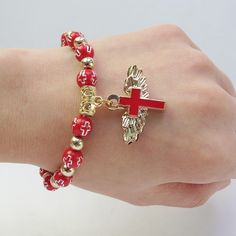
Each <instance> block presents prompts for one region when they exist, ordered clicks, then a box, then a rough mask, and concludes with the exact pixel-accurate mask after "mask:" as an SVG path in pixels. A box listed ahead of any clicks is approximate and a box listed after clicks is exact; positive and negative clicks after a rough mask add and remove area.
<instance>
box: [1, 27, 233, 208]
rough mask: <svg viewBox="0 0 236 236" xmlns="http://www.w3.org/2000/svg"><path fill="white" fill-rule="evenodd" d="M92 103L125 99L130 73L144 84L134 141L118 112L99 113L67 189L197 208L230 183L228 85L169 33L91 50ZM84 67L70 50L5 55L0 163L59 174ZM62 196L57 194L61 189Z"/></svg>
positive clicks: (145, 33) (117, 39) (146, 33)
mask: <svg viewBox="0 0 236 236" xmlns="http://www.w3.org/2000/svg"><path fill="white" fill-rule="evenodd" d="M90 43H91V45H92V46H93V47H94V49H95V62H96V65H95V71H96V73H97V75H98V83H97V95H100V96H103V97H104V98H106V97H108V95H110V94H117V95H124V93H123V83H124V79H125V78H126V73H127V69H128V67H129V66H130V65H133V64H136V65H138V66H139V67H141V68H142V69H143V71H144V74H145V76H146V77H147V83H148V89H149V93H150V98H153V99H154V98H160V99H163V100H164V101H165V102H166V109H165V111H156V110H149V115H148V117H147V122H146V126H145V129H144V132H143V133H142V134H141V135H140V138H139V140H138V142H135V143H133V144H131V145H127V144H125V143H124V142H123V138H122V135H123V131H122V128H121V116H122V114H123V112H124V110H117V111H109V110H108V109H107V108H106V107H100V108H98V109H97V112H96V114H95V116H94V117H93V118H92V120H93V132H92V133H91V134H90V135H89V136H88V137H86V138H85V139H84V148H83V154H84V157H85V159H84V162H83V164H82V165H81V166H80V168H79V169H78V170H77V171H76V173H75V176H74V179H73V182H72V183H73V184H74V185H75V186H78V187H80V188H83V189H87V190H89V191H93V192H97V193H101V194H105V195H108V196H111V197H113V198H117V199H120V200H122V201H126V202H129V203H131V204H134V205H140V206H144V205H168V206H178V207H196V206H200V205H202V204H203V203H205V202H206V201H207V200H208V199H209V197H211V196H212V195H213V194H214V193H215V192H217V191H218V190H220V189H223V188H225V187H226V186H228V185H229V183H230V179H232V178H235V176H236V159H235V153H236V145H235V142H236V109H235V108H236V102H235V101H236V99H235V96H236V95H235V94H236V93H235V90H234V87H233V85H232V83H231V81H230V80H229V79H228V78H227V76H226V75H225V74H224V73H223V72H222V71H220V70H219V69H218V68H217V67H216V66H215V65H214V64H213V63H212V62H211V61H210V60H209V58H208V57H207V56H206V55H205V54H204V53H203V52H201V51H200V49H199V48H198V47H197V46H196V45H195V44H194V43H193V42H192V41H191V40H190V39H189V38H188V36H187V35H186V34H185V33H184V32H183V31H182V30H181V29H180V28H178V27H177V26H175V25H162V26H155V27H150V28H146V29H144V30H142V31H139V32H132V33H128V34H124V35H116V36H111V37H107V38H101V39H96V40H94V41H90ZM80 70H81V65H80V64H79V63H78V62H77V61H76V60H75V58H74V54H73V53H72V52H71V50H70V49H69V48H67V47H65V48H55V49H1V53H0V107H1V110H0V133H1V139H0V161H1V162H14V163H28V164H32V165H36V166H39V167H42V168H44V169H47V170H49V171H55V170H56V169H58V167H60V165H61V163H62V161H61V158H62V153H63V151H64V149H65V148H66V147H68V145H69V142H70V139H71V137H72V133H71V122H72V120H73V118H74V116H76V115H78V110H79V88H78V87H77V86H76V82H75V78H76V75H77V73H78V72H79V71H80ZM58 191H62V190H58Z"/></svg>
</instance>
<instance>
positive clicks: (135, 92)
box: [118, 87, 165, 117]
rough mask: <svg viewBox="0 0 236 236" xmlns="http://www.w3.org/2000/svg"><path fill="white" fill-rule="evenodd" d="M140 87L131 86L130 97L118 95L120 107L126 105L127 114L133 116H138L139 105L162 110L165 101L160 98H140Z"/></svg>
mask: <svg viewBox="0 0 236 236" xmlns="http://www.w3.org/2000/svg"><path fill="white" fill-rule="evenodd" d="M140 95H141V88H138V87H137V88H136V87H133V88H132V91H131V97H120V98H119V101H118V104H119V106H122V107H128V114H129V115H130V116H133V117H137V116H138V112H139V108H140V107H147V108H151V109H159V110H164V107H165V102H164V101H161V100H153V99H147V98H141V96H140Z"/></svg>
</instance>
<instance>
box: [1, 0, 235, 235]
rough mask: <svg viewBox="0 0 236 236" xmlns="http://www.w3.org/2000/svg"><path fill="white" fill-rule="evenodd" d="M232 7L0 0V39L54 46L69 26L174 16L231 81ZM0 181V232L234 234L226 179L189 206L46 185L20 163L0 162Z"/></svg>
mask: <svg viewBox="0 0 236 236" xmlns="http://www.w3.org/2000/svg"><path fill="white" fill-rule="evenodd" d="M235 12H236V2H235V1H234V0H224V1H223V0H222V1H217V0H214V1H213V0H208V1H207V0H204V1H203V0H198V1H196V0H179V1H178V0H176V1H174V0H173V1H171V0H162V1H158V0H156V1H155V0H153V1H151V0H149V1H148V0H146V1H144V0H141V1H138V0H136V1H128V0H126V1H125V0H119V1H118V0H117V1H112V0H99V1H93V0H90V1H85V0H83V1H82V0H76V1H73V0H71V1H65V0H64V1H59V0H57V1H49V0H47V1H46V0H38V1H34V0H31V1H26V0H21V1H13V0H5V1H4V0H0V47H35V48H43V47H57V46H59V43H58V42H59V36H60V34H61V32H63V31H67V30H71V29H72V30H73V29H75V30H81V31H82V32H84V33H85V34H86V36H87V38H88V39H92V38H96V37H101V36H106V35H110V34H118V33H122V32H128V31H134V30H138V29H141V28H143V27H146V26H151V25H155V24H161V23H175V24H178V25H180V26H181V27H182V28H183V29H184V30H185V31H186V32H187V34H188V35H189V36H190V37H191V38H192V39H193V40H194V41H195V42H196V43H197V44H198V45H199V47H200V48H201V49H202V50H203V51H204V52H206V53H207V54H208V55H209V56H210V58H211V59H212V60H213V61H214V62H215V63H216V64H217V65H218V66H219V67H220V68H221V69H222V70H224V71H225V73H226V74H227V75H228V76H229V77H230V78H231V79H232V80H233V81H234V84H235V82H236V81H235V80H236V70H235V66H234V64H235V62H236V33H235V32H236V16H235ZM12 135H13V136H14V134H12ZM235 158H236V154H235ZM0 186H1V187H0V235H1V236H13V235H17V236H19V235H20V236H28V235H30V236H34V235H35V236H36V235H37V236H41V235H47V236H49V235H55V236H56V235H57V236H62V235H67V236H72V235H83V236H93V235H94V236H121V235H122V236H132V235H135V236H144V235H145V236H146V235H147V236H153V235H161V236H171V235H177V236H195V235H196V236H201V235H204V236H205V235H207V236H213V235H214V236H223V235H224V236H233V235H236V182H234V181H233V182H232V184H231V186H230V187H228V188H227V189H226V190H224V191H221V192H219V193H217V194H216V195H215V196H214V197H212V198H211V200H210V201H209V202H208V203H207V204H206V205H205V206H203V207H200V208H195V209H178V208H170V207H160V206H150V207H137V206H133V205H130V204H126V203H124V202H122V201H119V200H115V199H112V198H110V197H106V196H103V195H100V194H96V193H92V192H89V191H85V190H82V189H78V188H76V187H74V186H70V187H68V188H67V189H66V190H65V189H64V191H62V190H61V191H57V192H53V193H51V192H47V191H46V190H44V188H43V187H42V182H41V179H40V177H39V175H38V168H36V167H34V166H30V165H22V164H21V165H17V164H1V165H0Z"/></svg>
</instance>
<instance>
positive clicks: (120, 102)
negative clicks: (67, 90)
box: [39, 32, 165, 191]
mask: <svg viewBox="0 0 236 236" xmlns="http://www.w3.org/2000/svg"><path fill="white" fill-rule="evenodd" d="M61 46H63V47H64V46H69V47H70V48H71V49H72V51H74V52H75V57H76V59H77V60H78V61H79V62H81V63H82V65H83V69H82V70H81V71H80V72H79V74H78V75H77V77H76V80H77V84H78V86H79V87H80V88H81V100H80V109H79V111H80V114H79V116H76V117H75V118H74V120H73V121H72V133H73V136H72V139H71V143H70V147H68V148H67V149H66V150H65V151H64V153H63V155H62V165H61V166H60V167H59V169H57V170H56V171H55V172H54V173H52V172H50V171H48V170H45V169H43V168H40V171H39V173H40V176H41V177H42V178H43V180H44V182H43V183H44V186H45V188H46V189H47V190H50V191H55V190H57V189H59V188H60V187H66V186H68V185H69V184H70V183H71V182H72V179H73V176H74V174H75V170H76V168H79V167H80V165H81V164H82V162H83V159H84V157H83V154H82V152H81V150H82V148H83V138H84V137H86V136H87V135H88V134H90V133H91V132H92V127H93V125H92V120H91V119H90V117H92V116H94V114H95V112H96V108H97V107H100V106H102V105H103V104H105V105H106V106H107V107H108V108H109V109H110V110H117V109H124V108H126V107H128V110H127V111H126V112H125V113H124V114H123V116H122V128H123V131H124V134H123V139H124V142H125V143H126V144H131V143H132V142H134V141H137V140H138V137H139V134H140V133H141V132H142V131H143V128H144V126H145V121H146V116H147V111H148V108H151V109H158V110H164V106H165V102H164V101H162V100H152V99H148V97H149V93H148V91H147V84H146V78H145V77H144V76H143V73H142V70H140V69H138V68H137V66H136V65H133V66H130V67H129V69H128V72H127V78H126V80H125V83H124V92H125V93H126V94H127V95H128V96H129V97H121V96H117V95H114V94H112V95H110V96H108V98H107V99H106V100H105V99H103V98H102V97H101V96H97V95H96V87H95V86H96V83H97V75H96V73H95V72H94V70H93V67H94V60H93V57H94V49H93V47H91V45H89V44H88V43H87V40H86V39H85V37H84V35H83V34H82V33H81V32H66V33H63V34H62V36H61Z"/></svg>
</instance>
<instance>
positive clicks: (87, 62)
mask: <svg viewBox="0 0 236 236" xmlns="http://www.w3.org/2000/svg"><path fill="white" fill-rule="evenodd" d="M81 62H82V63H83V65H84V67H89V68H93V67H94V60H93V58H92V57H85V58H83V59H82V60H81Z"/></svg>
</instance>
